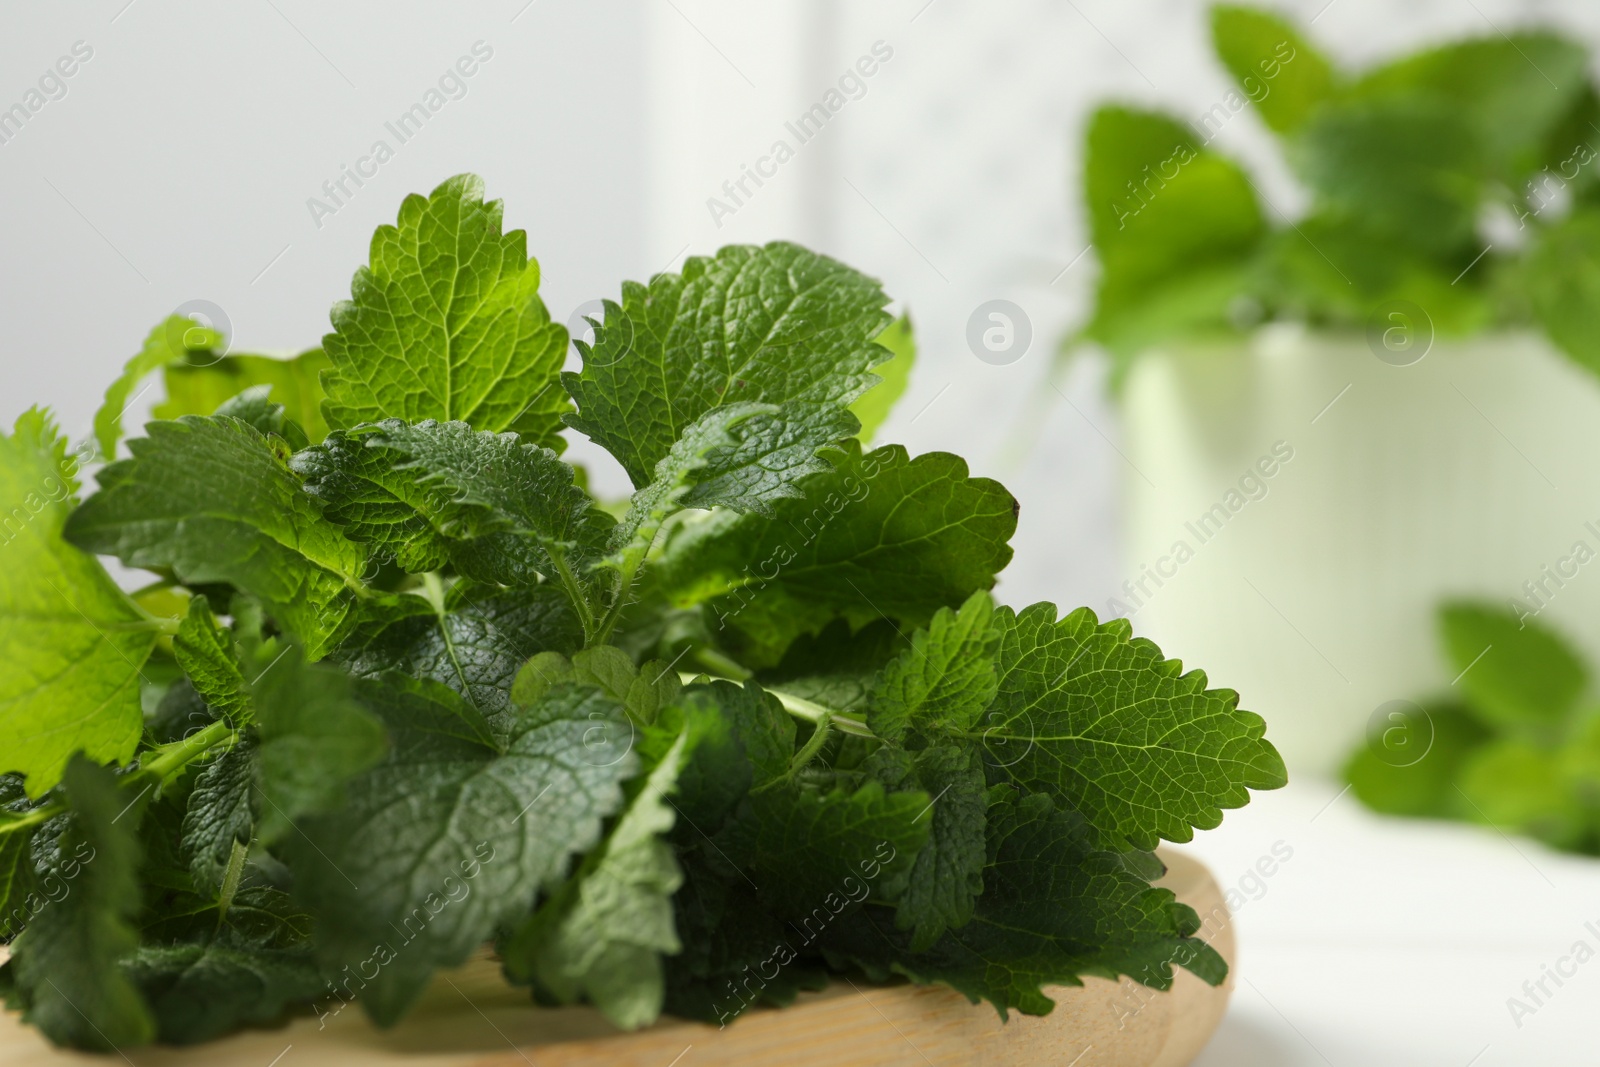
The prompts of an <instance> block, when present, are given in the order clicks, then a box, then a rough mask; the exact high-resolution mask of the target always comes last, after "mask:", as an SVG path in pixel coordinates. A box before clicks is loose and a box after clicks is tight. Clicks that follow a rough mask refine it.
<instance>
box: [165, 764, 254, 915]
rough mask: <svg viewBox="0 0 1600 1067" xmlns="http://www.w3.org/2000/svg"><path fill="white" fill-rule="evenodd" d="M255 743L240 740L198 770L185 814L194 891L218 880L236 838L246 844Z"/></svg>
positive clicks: (216, 885)
mask: <svg viewBox="0 0 1600 1067" xmlns="http://www.w3.org/2000/svg"><path fill="white" fill-rule="evenodd" d="M255 791H256V746H255V743H254V742H253V741H241V742H240V743H239V744H237V745H234V746H233V747H232V748H229V749H225V750H224V751H223V752H222V753H221V755H219V756H217V757H216V758H215V759H214V760H212V761H211V762H210V763H208V764H207V765H206V766H205V767H204V768H202V769H201V771H200V773H199V774H198V775H196V777H195V782H194V788H193V789H192V790H190V792H189V804H188V808H187V809H186V810H185V812H184V816H183V830H182V832H183V851H184V853H185V857H186V858H187V859H188V861H189V874H190V876H191V877H192V878H193V879H194V885H195V889H196V890H197V891H198V892H201V893H205V894H211V895H214V894H216V893H217V891H218V890H219V889H220V888H221V886H222V880H223V874H224V873H225V872H226V871H227V869H228V859H229V857H230V856H231V855H232V854H233V845H234V842H238V843H239V844H241V845H249V844H250V842H251V840H252V839H253V838H254V837H255V827H256V812H255V807H256V798H255Z"/></svg>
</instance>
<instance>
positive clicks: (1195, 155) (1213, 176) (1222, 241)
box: [1084, 107, 1266, 334]
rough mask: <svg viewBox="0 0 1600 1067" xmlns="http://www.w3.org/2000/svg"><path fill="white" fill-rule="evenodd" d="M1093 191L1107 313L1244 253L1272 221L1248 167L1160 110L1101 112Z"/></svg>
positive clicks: (1092, 142)
mask: <svg viewBox="0 0 1600 1067" xmlns="http://www.w3.org/2000/svg"><path fill="white" fill-rule="evenodd" d="M1084 198H1085V200H1086V201H1087V203H1086V206H1087V208H1088V211H1089V231H1090V236H1091V237H1092V239H1093V241H1094V247H1095V250H1096V253H1097V254H1098V255H1099V257H1100V265H1101V268H1102V273H1101V279H1100V290H1099V296H1098V303H1097V309H1096V321H1097V322H1098V321H1100V320H1101V319H1102V318H1106V317H1110V316H1114V315H1117V314H1119V313H1121V312H1123V311H1125V310H1126V309H1128V308H1133V307H1137V306H1138V305H1139V304H1140V303H1141V302H1142V301H1143V299H1144V297H1145V296H1146V294H1147V292H1148V291H1149V290H1150V289H1151V288H1152V287H1154V286H1157V285H1160V284H1162V283H1165V282H1168V281H1171V280H1173V279H1175V278H1180V277H1183V276H1186V275H1189V274H1193V273H1195V272H1198V271H1200V270H1203V269H1205V268H1215V267H1221V266H1224V265H1227V264H1233V263H1238V262H1240V261H1241V260H1242V259H1244V258H1245V257H1247V256H1248V255H1249V254H1250V252H1251V251H1252V250H1253V249H1254V248H1255V247H1256V245H1257V243H1258V242H1259V241H1260V239H1261V237H1262V235H1263V234H1264V233H1265V230H1266V226H1265V222H1264V220H1263V219H1262V216H1261V208H1260V206H1259V205H1258V204H1257V202H1256V195H1255V190H1254V189H1253V188H1251V185H1250V180H1249V179H1248V178H1247V177H1246V176H1245V173H1244V171H1243V170H1241V169H1240V168H1239V167H1238V166H1237V165H1236V164H1234V163H1233V161H1232V160H1229V159H1226V158H1225V157H1223V156H1221V155H1218V154H1217V153H1215V152H1212V151H1210V150H1208V149H1205V148H1202V147H1200V146H1199V145H1197V144H1196V143H1195V138H1194V134H1193V133H1192V132H1191V131H1190V130H1189V129H1188V127H1186V126H1184V125H1183V124H1182V123H1180V122H1177V121H1175V120H1173V119H1171V118H1168V117H1167V116H1165V115H1161V114H1157V113H1155V112H1149V111H1136V110H1132V109H1129V108H1123V107H1103V108H1100V109H1099V110H1098V111H1096V112H1095V113H1094V117H1093V118H1092V119H1091V120H1090V123H1089V134H1088V144H1087V152H1086V160H1085V163H1084ZM1094 330H1095V327H1094V326H1093V325H1091V327H1090V329H1089V332H1090V333H1091V334H1092V333H1093V332H1094Z"/></svg>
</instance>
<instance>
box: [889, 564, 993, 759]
mask: <svg viewBox="0 0 1600 1067" xmlns="http://www.w3.org/2000/svg"><path fill="white" fill-rule="evenodd" d="M993 617H994V601H993V600H991V599H990V597H989V594H988V593H986V592H977V593H973V594H972V595H971V596H970V597H968V598H967V601H966V603H965V604H963V605H961V610H960V611H959V612H956V611H952V610H950V609H949V608H940V609H939V611H938V612H937V613H935V615H934V616H933V621H932V622H930V623H929V624H928V628H927V629H925V630H918V631H917V632H916V633H915V634H913V635H912V638H911V647H910V648H908V649H906V650H905V651H903V652H901V653H900V654H899V655H898V656H896V657H895V658H894V659H893V660H891V661H890V662H889V664H888V666H886V667H885V668H884V669H883V674H882V675H880V676H879V678H878V680H877V682H876V684H875V685H874V687H873V691H872V693H871V695H870V697H869V700H870V706H871V711H870V712H869V713H868V715H867V725H868V726H870V727H871V728H872V732H873V733H874V734H876V735H877V736H878V737H880V738H882V739H883V740H885V741H888V742H891V743H899V742H900V741H901V740H902V739H903V738H904V737H905V733H906V731H907V729H909V728H912V727H915V728H917V729H921V730H928V731H951V732H956V733H960V732H964V731H967V730H970V729H971V728H972V727H973V725H975V724H976V723H977V721H978V718H979V717H980V716H981V715H982V714H983V713H984V711H986V710H987V709H988V707H989V705H990V704H991V703H992V702H993V701H994V697H995V692H996V689H997V686H998V685H999V682H998V680H997V678H996V676H995V652H996V650H997V648H998V645H999V641H1000V630H999V629H996V628H995V627H994V626H992V625H991V621H992V619H993Z"/></svg>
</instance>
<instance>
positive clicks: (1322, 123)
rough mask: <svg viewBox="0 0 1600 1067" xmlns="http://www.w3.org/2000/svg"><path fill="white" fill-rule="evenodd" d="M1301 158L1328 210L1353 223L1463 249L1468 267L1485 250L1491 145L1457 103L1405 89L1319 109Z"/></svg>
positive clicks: (1410, 241) (1438, 250)
mask: <svg viewBox="0 0 1600 1067" xmlns="http://www.w3.org/2000/svg"><path fill="white" fill-rule="evenodd" d="M1295 159H1296V162H1297V166H1298V169H1299V171H1300V173H1301V175H1302V176H1303V177H1304V178H1305V180H1306V182H1307V184H1309V185H1310V186H1311V187H1312V188H1313V189H1314V190H1315V193H1316V197H1317V204H1318V205H1319V207H1320V209H1321V210H1324V211H1327V212H1329V213H1330V214H1332V215H1334V216H1336V217H1337V218H1339V219H1341V220H1343V221H1344V223H1345V224H1346V225H1349V226H1353V227H1356V228H1358V229H1362V230H1366V231H1370V232H1373V233H1376V234H1381V235H1384V236H1386V237H1388V238H1389V239H1392V240H1393V241H1394V242H1395V243H1397V244H1401V245H1405V246H1409V247H1414V248H1417V249H1420V250H1421V251H1422V252H1423V253H1424V254H1426V255H1429V256H1433V257H1437V258H1445V257H1451V256H1461V257H1465V258H1462V260H1461V263H1462V266H1463V267H1464V266H1466V264H1467V262H1468V261H1469V260H1470V259H1471V257H1472V256H1474V255H1476V254H1477V252H1478V251H1479V250H1478V249H1477V248H1476V247H1474V245H1475V244H1476V241H1477V237H1476V227H1477V217H1478V208H1479V205H1480V203H1481V201H1482V198H1483V192H1484V185H1483V178H1484V159H1483V148H1482V146H1481V144H1480V142H1479V140H1478V137H1477V133H1476V131H1475V130H1474V129H1473V127H1472V125H1471V123H1470V121H1469V120H1468V119H1467V118H1465V117H1464V116H1463V115H1462V114H1461V112H1460V111H1459V110H1458V109H1457V108H1456V107H1454V106H1453V105H1451V104H1450V103H1449V102H1447V101H1445V100H1442V99H1435V98H1432V97H1427V96H1397V97H1393V98H1390V97H1377V98H1372V99H1357V100H1354V101H1352V102H1350V103H1347V104H1342V105H1340V106H1338V107H1324V108H1321V109H1319V110H1318V111H1317V113H1316V114H1315V115H1314V116H1313V117H1312V118H1311V120H1310V122H1308V123H1307V125H1306V128H1305V130H1304V131H1303V132H1302V133H1301V134H1300V139H1299V141H1298V142H1297V153H1296V156H1295ZM1452 261H1453V260H1452Z"/></svg>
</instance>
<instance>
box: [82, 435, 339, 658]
mask: <svg viewBox="0 0 1600 1067" xmlns="http://www.w3.org/2000/svg"><path fill="white" fill-rule="evenodd" d="M148 430H149V433H150V436H149V437H144V438H138V439H135V440H133V441H131V442H129V447H130V448H131V449H132V451H133V458H132V459H129V460H123V461H120V462H118V463H115V464H112V465H111V466H108V467H106V468H105V469H104V470H102V471H101V472H100V475H99V479H100V486H101V489H100V492H99V493H96V494H95V495H94V496H92V497H90V498H89V499H88V500H87V501H85V502H84V504H83V505H82V506H81V507H79V508H78V510H77V511H75V512H73V514H72V517H71V518H70V519H69V520H68V522H67V528H66V532H67V536H68V538H70V539H71V540H72V541H73V542H74V543H75V544H77V545H79V546H80V547H83V548H85V549H88V550H89V551H92V552H99V553H104V554H107V555H114V556H116V557H118V558H119V559H121V560H122V562H124V563H126V564H127V565H129V566H130V567H155V568H159V567H165V568H171V569H172V570H173V571H174V572H175V573H176V574H177V575H178V577H179V578H180V579H181V580H182V581H184V582H186V583H206V582H227V583H230V584H232V585H236V586H238V587H239V588H240V589H243V590H245V591H247V592H249V593H252V594H254V595H255V596H256V597H259V598H260V600H261V601H262V603H263V604H265V605H266V607H267V610H268V611H269V612H270V613H271V614H272V615H273V617H274V618H277V619H278V620H279V621H281V622H282V623H283V624H284V625H285V626H286V627H288V628H289V629H290V630H291V631H292V632H293V633H294V634H296V635H297V636H298V637H299V638H300V639H301V640H302V641H304V642H305V645H306V648H307V651H308V653H309V654H310V655H311V656H312V657H313V658H316V657H318V656H320V655H322V653H324V652H325V651H326V650H327V649H328V648H329V647H331V646H332V644H334V643H335V642H336V641H337V639H338V638H339V637H340V636H342V635H343V633H344V632H345V630H346V629H347V628H348V627H349V626H350V625H351V624H352V623H353V622H354V614H355V602H356V593H355V592H354V591H353V589H352V585H353V584H355V583H357V582H359V580H360V578H361V575H362V573H363V571H364V570H365V569H366V552H365V550H364V549H363V548H362V547H361V546H359V545H357V544H355V543H354V542H352V541H350V540H348V539H347V538H346V537H345V536H344V535H343V534H342V533H341V532H340V530H339V528H338V527H337V526H335V525H334V524H333V523H331V522H329V521H327V520H326V519H324V518H323V517H322V514H321V512H320V511H319V509H318V507H317V504H316V502H315V501H313V500H312V499H311V498H310V497H309V496H307V495H306V494H305V493H304V492H303V491H302V490H301V488H300V482H299V480H298V479H297V478H296V477H295V475H294V474H293V473H292V472H291V471H290V470H289V468H288V466H287V465H286V463H285V457H284V456H283V455H281V454H280V453H279V452H277V451H274V449H273V446H272V444H271V442H270V441H269V439H268V438H265V437H263V436H262V435H261V434H260V433H259V432H258V431H257V430H255V429H254V428H252V427H250V426H248V425H246V424H245V423H243V422H241V421H239V420H238V419H233V418H229V417H227V416H210V417H200V416H195V415H186V416H184V417H183V418H181V419H179V420H177V421H176V422H153V423H151V424H150V425H149V427H148Z"/></svg>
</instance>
